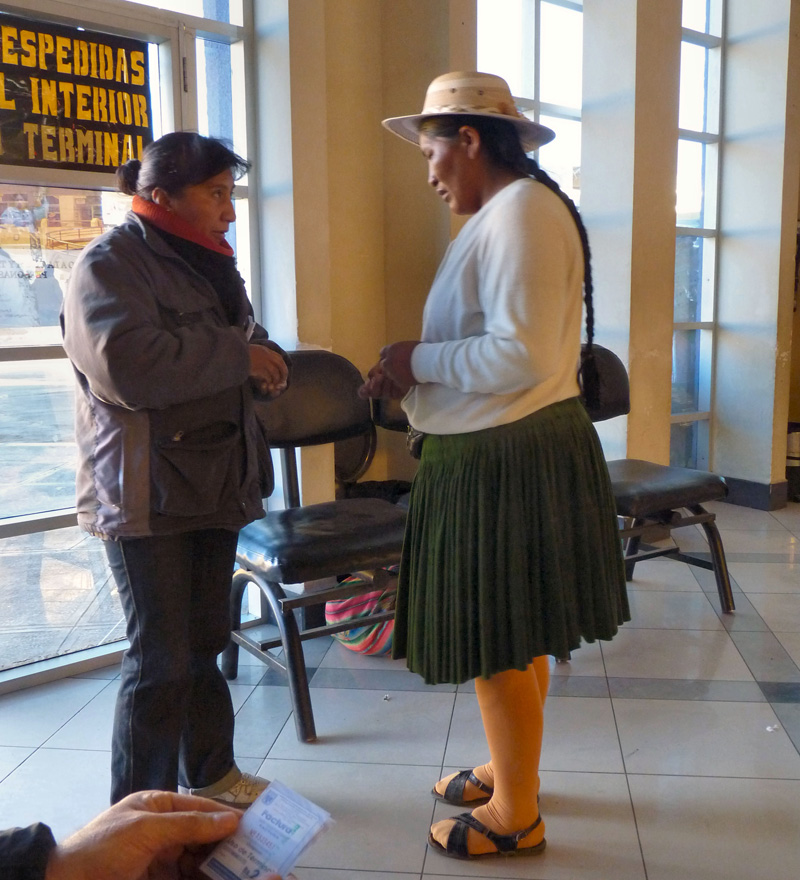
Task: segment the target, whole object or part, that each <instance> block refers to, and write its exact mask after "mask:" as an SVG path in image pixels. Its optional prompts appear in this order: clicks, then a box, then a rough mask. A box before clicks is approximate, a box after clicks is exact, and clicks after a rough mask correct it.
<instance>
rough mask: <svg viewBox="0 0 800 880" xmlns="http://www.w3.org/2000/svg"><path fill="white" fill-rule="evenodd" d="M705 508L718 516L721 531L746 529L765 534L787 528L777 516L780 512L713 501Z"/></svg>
mask: <svg viewBox="0 0 800 880" xmlns="http://www.w3.org/2000/svg"><path fill="white" fill-rule="evenodd" d="M704 507H705V508H706V510H710V511H712V512H713V513H715V514H716V516H717V526H718V527H719V528H720V529H723V528H725V529H746V530H747V531H750V532H758V533H761V534H763V533H764V532H769V531H778V532H780V531H781V529H784V528H786V526H785V525H784V523H783V521H782V519H781V517H780V516H779V515H777V514H779V513H780V511H771V512H770V511H766V510H755V509H754V508H752V507H742V506H741V505H739V504H727V503H726V502H724V501H712V502H710V503H709V504H706V505H704Z"/></svg>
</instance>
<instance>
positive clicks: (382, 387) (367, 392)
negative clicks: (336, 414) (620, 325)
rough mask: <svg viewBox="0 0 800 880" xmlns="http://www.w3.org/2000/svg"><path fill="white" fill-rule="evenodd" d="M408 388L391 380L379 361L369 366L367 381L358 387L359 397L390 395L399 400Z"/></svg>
mask: <svg viewBox="0 0 800 880" xmlns="http://www.w3.org/2000/svg"><path fill="white" fill-rule="evenodd" d="M407 390H408V389H405V390H404V389H402V388H401V387H400V386H399V385H397V384H396V383H395V382H393V381H392V380H391V379H390V378H389V377H388V376H387V375H386V373H385V372H384V369H383V367H382V366H381V363H380V361H379V362H378V363H377V364H375V366H373V367H371V368H370V371H369V373H367V381H366V382H364V384H363V385H362V386H361V387H360V388H359V389H358V396H359V397H362V398H364V397H391V398H394V399H395V400H399V399H400V398H401V397H405V394H406V391H407Z"/></svg>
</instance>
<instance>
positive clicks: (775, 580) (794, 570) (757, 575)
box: [728, 562, 800, 595]
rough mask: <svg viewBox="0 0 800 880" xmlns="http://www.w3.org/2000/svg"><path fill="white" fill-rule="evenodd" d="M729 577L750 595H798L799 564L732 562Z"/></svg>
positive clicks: (799, 580)
mask: <svg viewBox="0 0 800 880" xmlns="http://www.w3.org/2000/svg"><path fill="white" fill-rule="evenodd" d="M728 568H729V569H730V573H731V577H732V578H733V579H734V580H735V581H736V583H737V584H738V585H739V587H740V588H741V589H742V590H743V591H744V592H745V593H747V594H748V595H750V594H751V593H800V562H795V563H792V562H732V563H731V564H730V565H729V566H728Z"/></svg>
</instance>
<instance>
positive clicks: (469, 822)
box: [428, 813, 546, 861]
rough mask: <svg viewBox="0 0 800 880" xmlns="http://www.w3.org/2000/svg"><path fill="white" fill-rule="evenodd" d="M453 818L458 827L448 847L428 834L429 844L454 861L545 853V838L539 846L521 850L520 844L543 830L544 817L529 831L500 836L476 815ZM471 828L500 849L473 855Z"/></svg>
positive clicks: (538, 819) (454, 830)
mask: <svg viewBox="0 0 800 880" xmlns="http://www.w3.org/2000/svg"><path fill="white" fill-rule="evenodd" d="M451 818H453V819H455V823H456V824H455V825H453V827H452V828H451V829H450V834H449V835H448V837H447V846H446V847H445V846H442V845H441V843H439V841H438V840H435V839H434V837H433V835H432V834H428V845H429V846H430V847H431V848H432V849H435V850H436V851H437V852H440V853H441V854H442V855H443V856H448V857H449V858H451V859H468V860H470V861H473V860H475V859H490V858H491V859H493V858H496V857H497V856H506V857H510V856H538V855H540V854H541V853H543V852H544V850H545V846H546V842H545V840H544V839H542V842H541V843H537V844H536V846H523V847H520V846H519V845H518V844H519V842H520V840H524V839H525V838H526V837H527V836H528V835H529V834H530V833H531V832H532V831H533V830H534V829H535V828H538V827H539V825H540V824H541V822H542V817H541V814H540V815H539V817H538V818H537V819H536V821H535V822H534V823H533V825H529V826H528V827H527V828H523V829H522V831H517V832H515V833H514V834H496V833H495V832H494V831H491V830H490V829H488V828H487V827H486V826H485V825H484V824H483V822H479V821H478V820H477V819H476V818H475V817H474V816H473V815H472V813H460V814H459V815H458V816H452V817H451ZM470 828H472V829H473V830H475V831H477V832H478V833H479V834H483V836H484V837H488V838H489V840H490V841H491V842H492V843H493V844H494V845H495V846H496V847H497V851H496V852H490V853H471V852H470V851H469V850H468V849H467V833H468V831H469V829H470Z"/></svg>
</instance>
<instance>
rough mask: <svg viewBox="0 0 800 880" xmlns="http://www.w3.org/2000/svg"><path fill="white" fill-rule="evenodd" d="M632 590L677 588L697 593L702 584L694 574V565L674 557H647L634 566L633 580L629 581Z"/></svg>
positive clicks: (629, 588)
mask: <svg viewBox="0 0 800 880" xmlns="http://www.w3.org/2000/svg"><path fill="white" fill-rule="evenodd" d="M631 590H676V591H678V592H691V593H696V592H699V591H700V585H699V584H698V583H697V579H696V578H695V576H694V575H693V574H692V567H691V566H690V565H687V564H686V563H685V562H677V561H676V560H674V559H646V560H645V561H644V562H637V563H636V565H635V566H634V568H633V580H632V581H630V582H629V583H628V591H629V592H630V591H631Z"/></svg>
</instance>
